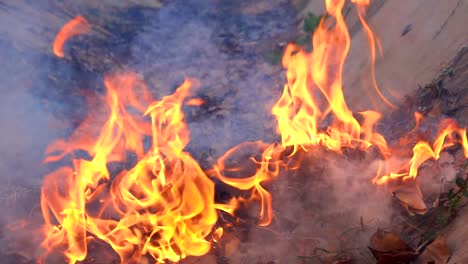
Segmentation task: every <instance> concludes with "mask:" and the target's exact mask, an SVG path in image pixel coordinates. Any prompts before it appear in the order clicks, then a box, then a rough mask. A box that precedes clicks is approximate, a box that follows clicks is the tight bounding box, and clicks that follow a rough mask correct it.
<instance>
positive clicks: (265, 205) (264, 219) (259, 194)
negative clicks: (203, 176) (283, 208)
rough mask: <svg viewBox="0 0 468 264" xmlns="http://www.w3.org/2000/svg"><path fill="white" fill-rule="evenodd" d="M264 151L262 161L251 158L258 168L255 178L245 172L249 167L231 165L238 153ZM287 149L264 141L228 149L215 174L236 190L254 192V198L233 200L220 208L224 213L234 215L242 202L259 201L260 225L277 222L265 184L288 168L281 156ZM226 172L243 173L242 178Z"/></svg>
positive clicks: (246, 143) (213, 171)
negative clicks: (245, 150)
mask: <svg viewBox="0 0 468 264" xmlns="http://www.w3.org/2000/svg"><path fill="white" fill-rule="evenodd" d="M246 148H253V149H260V150H261V149H263V152H262V157H261V160H260V161H258V160H256V159H255V158H254V157H249V160H250V161H251V162H252V163H253V165H254V167H255V169H254V171H253V173H252V175H251V176H247V177H246V176H245V175H249V174H248V173H246V172H245V168H244V167H242V166H234V167H232V166H230V165H229V159H231V158H232V157H235V156H236V153H237V152H241V151H242V150H243V149H246ZM283 150H284V149H283V148H282V147H281V146H278V145H276V144H271V145H267V144H265V143H263V142H261V141H257V142H245V143H243V144H241V145H238V146H236V147H234V148H232V149H230V150H228V151H227V152H226V153H225V154H224V155H223V156H222V157H221V158H220V159H219V160H218V162H217V164H216V165H215V166H214V168H213V170H212V173H213V174H214V175H215V177H217V178H218V179H219V180H221V181H222V182H223V183H225V184H227V185H229V186H232V187H235V188H237V189H239V190H244V191H248V190H250V191H251V194H250V196H249V197H248V198H247V199H246V198H243V197H239V198H233V199H232V200H231V202H230V204H229V206H228V205H223V206H218V209H220V210H224V211H226V212H228V213H230V214H234V210H235V209H237V208H238V207H239V203H241V202H245V201H259V202H260V212H259V220H258V224H259V225H260V226H267V225H269V224H270V223H271V221H272V220H273V209H272V208H273V206H272V196H271V194H270V193H269V192H268V191H267V190H266V189H265V187H264V186H263V185H262V184H264V183H267V182H269V181H272V180H273V179H275V178H276V177H278V176H279V174H280V169H281V168H282V167H283V166H284V165H285V164H284V162H283V161H282V160H281V159H280V154H281V153H282V151H283ZM226 172H228V173H229V172H231V173H232V172H234V173H235V172H240V173H237V174H240V175H241V176H242V177H241V178H239V177H228V176H226V175H225V173H226Z"/></svg>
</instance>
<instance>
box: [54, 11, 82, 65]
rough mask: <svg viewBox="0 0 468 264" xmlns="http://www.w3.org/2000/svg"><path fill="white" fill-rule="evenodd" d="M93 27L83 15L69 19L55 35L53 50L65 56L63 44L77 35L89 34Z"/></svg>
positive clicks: (60, 55)
mask: <svg viewBox="0 0 468 264" xmlns="http://www.w3.org/2000/svg"><path fill="white" fill-rule="evenodd" d="M90 30H91V27H90V25H89V23H88V21H87V20H86V19H85V18H84V17H83V16H77V17H75V18H73V19H72V20H70V21H68V22H67V23H66V24H65V25H64V26H63V27H62V28H61V29H60V31H59V33H58V34H57V36H56V37H55V40H54V44H53V45H52V51H53V52H54V54H55V56H57V57H59V58H63V57H64V54H63V45H64V44H65V42H66V41H67V40H68V39H69V38H71V37H73V36H76V35H82V34H88V33H89V32H90Z"/></svg>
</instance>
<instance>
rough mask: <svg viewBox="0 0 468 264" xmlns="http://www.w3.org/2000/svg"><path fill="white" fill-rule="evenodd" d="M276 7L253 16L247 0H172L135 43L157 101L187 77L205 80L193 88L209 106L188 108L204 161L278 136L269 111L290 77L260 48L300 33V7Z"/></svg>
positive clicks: (137, 64)
mask: <svg viewBox="0 0 468 264" xmlns="http://www.w3.org/2000/svg"><path fill="white" fill-rule="evenodd" d="M269 4H270V5H271V7H270V8H265V7H264V9H262V10H259V11H261V12H260V13H256V14H250V13H249V12H245V9H246V8H247V9H248V6H250V4H248V3H243V2H242V1H240V2H235V3H234V2H232V1H195V0H193V1H192V0H189V1H171V2H168V3H167V5H165V6H164V8H162V9H161V10H160V11H159V12H158V13H157V14H156V15H154V16H151V17H149V18H148V22H147V24H146V26H144V27H143V28H142V29H141V30H140V31H139V32H138V35H137V36H136V37H135V39H134V40H133V42H132V45H131V54H132V55H131V58H132V59H131V62H130V65H131V66H130V68H132V69H135V70H137V71H138V72H141V73H143V75H144V76H145V78H146V80H147V81H148V83H149V85H150V87H151V88H153V89H154V91H155V94H156V97H157V98H160V97H161V96H164V95H166V94H169V93H170V92H172V91H173V90H174V89H175V87H177V85H179V84H181V83H182V81H183V79H184V78H186V77H188V78H195V79H197V80H199V82H200V83H201V87H199V88H198V89H197V90H196V91H194V92H195V95H196V96H199V97H201V98H203V99H205V105H203V106H201V107H196V108H191V109H187V111H186V119H187V122H188V123H189V127H190V131H191V138H192V141H191V143H190V145H189V146H188V150H189V151H190V152H192V154H193V155H194V156H195V158H197V159H198V160H204V159H205V160H206V158H208V157H218V156H220V155H222V154H223V153H224V152H225V151H226V150H228V149H230V148H231V147H233V146H235V145H238V144H240V143H242V142H244V141H248V140H260V139H261V140H265V141H272V140H274V139H275V137H276V134H275V128H274V126H275V123H274V120H273V118H272V115H271V114H270V110H271V106H272V105H273V104H274V101H275V100H276V99H277V98H278V97H279V95H280V92H281V88H282V82H283V74H282V73H281V72H279V71H278V67H274V66H271V65H270V64H269V63H268V62H267V61H266V60H265V57H264V54H262V51H261V50H262V49H263V50H265V46H267V47H268V45H272V44H274V43H276V42H277V41H280V39H281V38H282V39H284V35H286V34H288V32H292V31H293V30H294V25H293V20H294V11H293V9H292V7H291V6H290V5H289V4H288V2H287V1H283V0H278V1H273V2H271V3H269Z"/></svg>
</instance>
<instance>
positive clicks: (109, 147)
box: [41, 73, 221, 263]
mask: <svg viewBox="0 0 468 264" xmlns="http://www.w3.org/2000/svg"><path fill="white" fill-rule="evenodd" d="M105 84H106V87H107V98H106V101H107V105H108V106H109V112H110V114H109V117H108V119H107V121H106V122H105V123H104V125H103V126H102V129H101V131H100V132H99V136H98V138H97V139H96V140H94V141H91V140H86V141H84V140H85V139H86V137H88V136H89V135H80V136H83V137H84V138H80V136H72V137H71V139H70V140H69V141H67V142H59V143H57V144H55V145H52V146H53V147H54V149H49V152H50V153H52V152H54V153H55V152H60V153H59V154H57V155H55V156H50V157H49V159H48V161H55V160H58V159H60V158H63V157H64V156H65V154H70V155H71V156H72V161H73V166H71V167H68V166H65V167H62V168H59V169H58V170H56V171H55V172H53V173H51V174H50V175H48V176H47V177H46V179H45V181H44V185H43V192H42V199H41V205H42V210H43V215H44V218H45V221H46V227H45V230H46V232H47V233H46V238H47V239H46V240H45V242H44V246H45V247H46V248H47V249H48V251H53V250H55V249H57V248H58V247H65V250H64V251H63V253H64V255H65V256H66V257H67V259H68V261H69V262H70V263H76V262H77V261H81V260H84V259H85V257H86V255H87V243H88V241H89V240H90V238H98V239H100V240H102V241H104V242H106V243H107V244H109V245H110V246H111V247H112V248H113V249H114V250H115V251H116V252H117V253H118V254H119V256H120V258H121V261H122V263H129V262H139V261H140V260H141V257H142V256H143V255H149V256H151V257H153V258H154V259H155V260H156V261H158V262H164V261H165V260H170V261H174V262H176V261H179V260H180V259H182V258H185V257H186V256H189V255H194V256H198V255H203V254H205V253H207V252H208V251H209V250H210V248H211V244H210V242H209V241H207V239H206V237H207V236H208V235H209V234H210V233H211V231H212V228H213V226H214V224H215V223H216V221H217V212H216V209H215V204H214V184H213V182H212V181H211V180H210V179H209V178H208V177H207V176H206V174H205V173H204V172H203V171H202V169H201V168H200V167H199V165H198V163H197V162H196V161H195V160H194V159H193V158H192V157H191V156H190V154H188V153H187V152H185V151H184V150H183V149H184V147H185V146H186V145H187V143H188V142H189V133H188V130H187V127H186V125H185V123H184V122H183V118H184V115H183V112H182V110H181V107H182V105H183V103H184V100H185V99H186V98H187V96H188V95H189V93H190V88H191V87H192V86H193V85H194V81H191V80H186V81H185V82H184V83H183V84H182V85H181V86H180V87H179V88H178V89H177V91H176V92H175V93H174V94H172V95H170V96H166V97H164V98H163V99H162V100H160V101H156V102H154V103H152V104H150V105H149V106H147V108H146V110H145V111H144V112H143V114H144V116H142V117H141V118H139V119H137V118H135V117H133V116H132V115H131V114H129V108H130V107H133V108H134V109H137V110H142V109H144V108H142V106H143V105H142V103H143V102H141V101H142V100H138V97H137V94H136V93H135V92H134V91H133V89H134V88H135V87H136V86H138V85H140V86H141V84H139V83H138V80H137V77H136V76H135V75H134V74H128V73H125V74H119V75H115V76H108V77H107V78H106V80H105ZM140 88H144V87H140ZM145 93H146V91H145V90H143V94H145ZM143 98H144V96H143ZM143 101H145V100H143ZM145 117H148V118H149V119H150V125H149V126H147V123H146V122H145V120H144V119H145ZM87 121H89V120H87ZM86 125H87V124H86V123H84V126H86ZM79 130H80V129H78V131H79ZM144 136H152V145H151V146H144ZM90 142H92V144H89V143H90ZM64 146H67V148H63V147H64ZM145 148H149V149H148V150H147V151H145ZM76 150H84V151H86V152H87V153H88V154H89V155H90V156H91V157H92V158H91V159H90V160H87V159H83V158H78V157H73V156H74V154H73V151H76ZM128 151H131V152H133V153H134V154H136V155H137V157H138V161H137V163H136V164H135V165H134V166H133V167H132V168H130V169H128V170H124V171H122V172H120V173H119V174H118V175H116V176H115V177H114V176H112V175H111V174H110V172H109V170H108V167H107V165H108V164H109V162H112V161H114V162H115V161H120V162H129V161H128V160H127V159H125V154H126V152H128ZM111 178H113V179H111ZM217 233H218V235H220V234H221V231H218V232H217Z"/></svg>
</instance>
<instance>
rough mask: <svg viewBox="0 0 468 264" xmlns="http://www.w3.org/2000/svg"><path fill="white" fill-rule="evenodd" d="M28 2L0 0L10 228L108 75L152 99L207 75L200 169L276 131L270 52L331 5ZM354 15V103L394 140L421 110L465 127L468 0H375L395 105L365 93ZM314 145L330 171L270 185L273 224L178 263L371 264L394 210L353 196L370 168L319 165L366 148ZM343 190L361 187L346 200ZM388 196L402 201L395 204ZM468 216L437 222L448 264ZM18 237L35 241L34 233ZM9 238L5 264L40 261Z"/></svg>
mask: <svg viewBox="0 0 468 264" xmlns="http://www.w3.org/2000/svg"><path fill="white" fill-rule="evenodd" d="M29 2H30V1H26V0H20V1H14V2H12V1H9V2H8V3H0V22H2V23H0V55H2V60H3V61H4V62H6V63H5V66H4V68H3V69H2V70H1V71H0V77H2V83H1V84H0V88H1V91H2V97H1V98H0V105H1V107H2V108H1V109H0V118H1V120H0V129H1V131H2V137H1V138H0V155H1V161H0V173H1V175H0V180H1V182H0V183H1V189H0V194H1V195H0V201H1V202H2V204H4V214H3V216H2V217H1V218H0V219H1V221H2V223H5V224H7V223H11V222H13V219H21V218H29V219H36V218H40V212H39V210H38V208H37V205H38V203H37V201H38V199H39V189H40V184H41V178H42V176H43V175H44V174H45V173H46V171H47V170H48V169H50V168H45V167H44V166H41V160H42V158H43V153H44V149H45V147H46V145H47V144H48V143H49V142H50V141H51V140H53V139H55V138H58V137H63V136H66V135H68V134H69V133H70V132H71V131H72V130H73V129H74V128H75V127H76V125H77V124H79V122H80V121H81V120H82V119H83V117H84V116H85V115H86V113H87V109H86V107H85V104H84V102H85V100H84V97H85V95H88V96H89V95H90V94H91V95H93V94H100V93H102V91H103V87H102V76H103V75H105V74H107V73H110V72H114V71H120V70H123V69H133V70H135V71H137V72H139V73H140V74H141V75H142V76H143V78H144V79H145V80H146V81H147V82H148V84H149V86H150V87H152V88H153V91H154V96H155V98H160V97H161V96H163V95H165V94H168V93H169V92H171V91H173V90H174V88H175V87H176V86H177V85H178V84H180V83H181V81H182V80H183V78H184V77H185V76H190V77H195V78H197V79H199V80H200V81H201V83H202V87H200V89H199V90H198V91H197V95H198V96H200V97H202V98H203V99H205V100H206V102H207V104H206V105H205V106H204V107H201V108H199V109H197V110H195V111H191V112H187V113H186V115H187V122H188V123H189V126H190V129H191V137H192V138H193V139H194V140H193V141H192V142H191V144H190V145H189V146H188V150H189V151H190V152H192V153H193V155H194V157H195V158H196V159H197V160H199V162H200V163H201V165H202V166H203V167H204V168H208V167H209V166H210V165H211V164H212V163H213V162H214V161H215V160H216V158H217V157H219V156H220V155H221V154H223V153H224V152H225V151H226V150H227V149H229V148H231V147H232V146H235V145H237V144H239V143H241V142H244V141H246V140H259V139H262V140H264V141H267V142H272V141H274V140H278V136H277V135H276V133H275V122H274V120H273V118H272V117H271V115H270V112H269V111H270V109H271V106H272V105H273V103H274V102H275V100H276V99H277V98H278V97H279V95H280V93H281V90H282V83H283V82H284V77H283V75H284V73H283V71H282V69H281V67H280V66H279V65H274V64H272V63H271V61H269V60H268V56H267V55H268V54H270V53H271V52H272V51H278V50H281V49H282V48H283V47H284V44H285V43H286V42H287V41H290V40H291V39H294V38H295V37H296V35H297V32H298V31H299V29H298V24H300V21H301V19H300V18H301V16H303V15H304V14H305V13H307V12H309V11H312V12H314V13H316V14H321V13H322V12H323V8H324V7H323V3H322V1H286V0H273V1H272V0H259V1H237V2H236V3H234V2H230V1H221V0H207V1H196V0H189V1H184V0H175V1H142V0H135V1H119V3H115V1H99V3H97V2H95V1H55V2H54V1H49V2H48V3H47V4H46V3H33V4H31V3H29ZM346 12H347V14H348V15H347V17H346V19H347V21H348V23H349V25H350V31H351V34H352V37H353V39H352V47H351V53H350V55H349V58H348V63H347V65H346V69H345V70H346V72H345V85H346V87H345V92H346V95H347V98H348V102H349V104H350V105H351V108H352V109H353V110H355V111H359V110H363V109H365V110H367V109H369V107H370V106H375V108H376V109H378V110H382V111H385V113H386V115H385V116H384V120H383V121H382V122H383V123H385V124H387V125H385V126H382V127H381V128H380V129H381V132H382V133H383V134H385V135H386V136H387V137H388V138H389V139H390V140H392V139H394V140H396V139H397V138H399V137H400V136H401V135H404V134H405V133H407V132H408V130H409V129H410V128H411V125H413V121H412V120H413V112H415V111H418V112H422V113H424V114H425V115H426V117H428V119H427V120H428V121H427V126H431V124H432V125H433V124H435V123H436V122H437V121H438V120H440V119H441V118H443V117H453V118H455V119H457V121H459V122H460V124H462V125H463V126H465V127H466V126H468V118H467V117H468V115H467V113H468V112H467V111H468V107H467V106H468V101H467V100H466V98H468V96H466V93H467V88H468V75H467V73H468V50H467V49H466V48H463V45H466V44H467V43H468V35H467V34H464V33H465V31H466V30H465V28H464V27H463V26H461V25H465V24H467V23H468V20H467V19H468V17H467V16H466V15H464V14H466V13H468V1H464V0H450V1H443V2H442V1H436V0H431V1H423V0H418V1H400V0H394V1H386V0H379V1H377V0H376V1H374V2H373V5H372V6H371V8H370V9H369V11H368V19H369V23H370V25H371V27H372V28H373V29H374V30H375V31H376V35H377V36H379V38H380V41H381V44H382V47H383V50H384V57H383V58H379V59H378V60H377V63H376V76H377V80H378V82H379V85H380V86H381V87H382V88H383V90H384V94H385V95H386V96H388V98H389V99H391V100H392V102H393V103H394V104H396V105H398V106H399V109H398V110H397V111H392V110H391V109H389V108H387V107H384V106H383V104H382V102H379V101H377V102H375V103H373V102H371V101H370V100H365V99H363V98H364V97H363V96H362V94H365V93H367V91H368V88H369V87H370V85H369V76H370V75H369V72H368V71H365V70H364V71H363V70H362V69H368V62H369V59H368V56H367V55H368V54H367V50H368V47H367V42H366V39H365V37H364V36H363V31H362V28H360V26H359V24H358V23H357V22H358V21H357V20H356V17H355V16H353V15H354V10H346ZM77 14H83V15H84V16H85V17H86V18H87V19H89V21H90V22H91V23H92V24H93V25H94V28H93V32H92V34H90V35H87V36H80V37H77V38H75V39H73V40H71V41H70V43H69V44H68V45H67V47H66V56H65V59H63V60H61V59H57V58H55V57H54V56H53V55H52V54H51V43H52V41H53V38H54V36H55V34H56V32H57V31H58V30H59V28H60V27H61V26H62V25H63V24H64V23H65V22H66V21H68V20H69V19H70V18H72V17H73V16H75V15H77ZM12 25H14V26H12ZM299 28H300V27H299ZM403 32H405V33H404V34H403ZM371 97H372V98H375V94H374V95H373V96H371ZM259 120H261V122H259ZM388 124H390V125H388ZM317 153H318V154H317ZM317 153H315V154H314V153H312V154H309V155H310V156H309V159H310V160H311V162H310V163H311V164H322V166H315V165H313V166H312V165H311V166H310V167H307V168H303V169H302V170H301V171H299V172H294V173H291V174H290V175H285V177H284V178H282V179H280V180H279V181H278V182H275V183H274V184H272V185H271V186H269V187H270V188H272V190H274V191H275V195H277V196H278V198H275V199H277V200H278V201H283V202H279V203H276V205H275V206H276V207H275V210H276V216H277V218H276V219H275V221H274V223H273V224H272V226H270V227H268V228H260V227H257V226H256V225H255V215H247V220H249V221H247V223H248V224H245V225H243V226H237V227H233V228H232V229H227V230H226V234H225V237H224V238H223V240H222V241H220V242H219V244H216V245H215V246H214V249H213V252H212V253H210V254H208V255H206V256H204V257H201V258H189V259H187V260H184V261H183V263H268V264H272V263H317V261H325V263H331V262H332V261H341V262H337V263H347V262H346V261H349V260H350V259H352V258H354V259H355V260H356V259H357V260H358V263H373V261H374V259H373V257H372V255H371V254H370V251H368V250H367V248H366V247H367V242H368V239H369V238H370V236H371V235H372V233H373V232H374V231H375V230H376V229H377V227H389V226H391V223H388V218H390V216H389V215H386V214H385V212H382V211H381V210H383V209H385V208H387V207H385V206H381V204H379V203H377V204H373V203H369V204H368V206H369V207H368V208H367V207H366V208H367V209H368V210H361V207H359V206H358V207H353V206H349V203H346V202H345V200H351V201H352V200H359V199H362V196H366V195H369V197H374V198H375V197H377V196H378V195H380V194H376V193H373V192H374V191H373V190H374V189H373V188H368V186H367V183H369V181H368V179H367V178H366V176H369V175H365V173H363V174H364V175H363V176H362V178H361V177H358V178H359V179H360V181H358V182H359V184H358V183H354V184H355V185H353V184H352V183H353V182H346V181H344V182H343V183H340V184H336V185H335V184H332V183H331V182H330V181H327V180H324V179H321V177H323V175H324V174H325V175H335V176H336V175H338V176H340V177H345V176H343V175H348V174H355V175H358V174H360V173H361V172H362V171H363V170H364V169H362V168H361V167H359V166H357V165H356V164H355V161H356V159H357V160H358V163H359V162H361V163H362V160H360V159H361V158H362V157H361V156H360V155H358V154H349V156H347V157H345V158H343V157H341V158H337V157H334V158H332V159H335V160H336V163H338V164H339V163H341V164H350V166H351V167H352V166H355V167H353V170H348V171H346V173H344V174H343V172H342V170H340V169H339V166H337V165H336V164H329V163H327V162H325V161H324V159H326V157H329V155H332V154H330V153H321V152H320V151H318V152H317ZM354 156H355V157H354ZM353 157H354V158H353ZM356 157H357V158H356ZM349 159H351V161H350V160H349ZM460 166H461V165H456V166H455V165H454V169H458V168H459V167H460ZM337 168H338V169H337ZM330 170H332V172H330ZM305 175H308V176H309V175H312V176H313V177H310V178H305V179H304V177H305ZM338 176H336V177H337V178H338V179H339V180H341V179H342V178H340V177H338ZM440 176H441V175H436V176H434V177H440ZM349 177H351V176H349ZM349 177H348V178H349ZM353 177H355V176H354V175H353ZM369 177H370V176H369ZM428 177H429V176H428ZM348 185H349V186H354V187H352V188H356V190H357V191H352V190H353V189H351V190H349V191H350V193H349V194H347V195H344V196H343V197H342V196H340V195H337V193H340V192H343V189H345V187H347V186H348ZM306 187H310V188H311V189H312V190H314V191H313V192H312V191H310V189H307V188H306ZM319 187H320V188H319ZM371 187H373V186H371ZM350 188H351V187H350ZM291 189H293V190H294V192H291V191H290V190H291ZM359 190H361V192H360V191H359ZM373 195H377V196H373ZM275 197H276V196H275ZM317 197H320V198H319V199H317ZM376 200H377V201H380V200H378V199H376ZM318 201H320V202H318ZM322 201H327V203H322ZM386 201H387V202H388V203H389V204H387V205H388V206H390V207H392V206H394V204H393V203H394V202H395V201H394V200H392V199H389V200H386ZM344 205H346V206H344ZM387 205H386V206H387ZM343 206H344V207H345V208H344V209H342V207H343ZM347 206H349V207H347ZM392 208H393V207H392ZM324 212H326V213H324ZM403 213H406V212H403ZM372 215H374V216H376V218H379V219H380V220H379V219H377V220H375V219H373V217H372ZM336 219H338V220H336ZM244 220H245V219H244ZM332 220H333V221H332ZM466 221H468V213H467V209H466V207H462V208H460V209H459V210H458V215H457V216H456V217H455V218H454V219H453V221H452V222H451V224H450V225H449V226H448V227H447V228H446V229H444V230H442V231H441V232H442V233H444V234H445V235H446V240H447V245H448V246H449V249H450V251H451V253H452V257H451V260H450V261H451V262H450V263H465V262H467V261H468V257H467V255H466V253H465V251H466V248H468V244H467V243H468V241H467V240H466V239H465V237H466V232H467V230H466V228H465V227H464V224H465V223H466ZM18 237H20V240H19V241H22V242H24V241H28V234H27V232H26V234H24V232H23V233H21V235H19V236H18ZM10 239H11V238H9V237H8V236H6V235H3V236H2V240H1V242H2V245H7V247H2V250H0V251H1V252H0V257H2V259H4V261H3V262H2V263H23V262H24V263H27V262H28V261H33V260H31V259H28V257H29V258H30V255H31V254H30V253H31V252H27V250H25V249H24V248H23V249H22V250H17V248H15V247H14V246H15V245H14V243H13V242H11V240H10ZM22 242H21V243H22ZM28 242H29V243H30V244H34V243H31V239H29V241H28ZM21 243H20V244H21ZM21 245H22V246H24V245H27V243H23V244H21ZM349 245H354V246H353V247H350V246H349ZM15 250H16V251H15ZM12 252H13V253H12ZM356 256H358V258H356ZM103 258H104V260H103V261H104V262H103V263H109V262H108V259H105V257H103ZM106 261H107V262H106ZM359 261H361V262H359Z"/></svg>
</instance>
